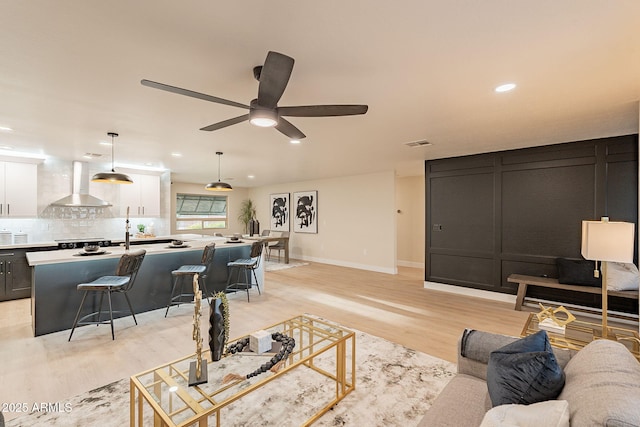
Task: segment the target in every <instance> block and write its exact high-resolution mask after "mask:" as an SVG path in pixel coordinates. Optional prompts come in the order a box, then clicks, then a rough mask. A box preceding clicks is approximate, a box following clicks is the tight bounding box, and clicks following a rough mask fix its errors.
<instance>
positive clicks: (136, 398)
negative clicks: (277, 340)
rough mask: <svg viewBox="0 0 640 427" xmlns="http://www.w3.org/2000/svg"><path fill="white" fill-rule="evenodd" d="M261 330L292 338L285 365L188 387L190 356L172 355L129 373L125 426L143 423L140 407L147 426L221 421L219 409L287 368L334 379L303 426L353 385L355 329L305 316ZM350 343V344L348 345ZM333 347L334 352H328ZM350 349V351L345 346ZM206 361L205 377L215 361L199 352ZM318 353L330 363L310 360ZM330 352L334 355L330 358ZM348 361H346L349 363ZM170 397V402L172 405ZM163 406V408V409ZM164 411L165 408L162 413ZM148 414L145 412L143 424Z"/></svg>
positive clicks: (202, 425) (201, 424)
mask: <svg viewBox="0 0 640 427" xmlns="http://www.w3.org/2000/svg"><path fill="white" fill-rule="evenodd" d="M265 330H268V331H270V332H275V331H279V332H281V333H283V334H285V335H288V336H291V337H293V338H295V340H296V346H295V348H294V350H293V352H291V354H290V355H289V357H288V358H287V359H286V363H285V366H284V367H283V368H281V369H280V370H279V371H278V372H276V373H272V372H266V373H263V374H261V375H258V376H257V377H255V382H254V383H252V384H251V385H249V386H248V387H244V388H243V387H239V386H238V385H239V384H241V383H244V382H245V381H249V380H246V379H242V380H233V381H231V382H229V383H227V384H222V385H221V386H219V387H217V388H214V389H211V387H207V384H206V383H205V384H202V385H198V386H193V387H188V386H186V382H187V381H188V377H189V362H190V361H192V360H195V357H196V355H195V354H191V355H189V356H187V357H183V358H180V359H177V360H175V361H173V362H170V363H167V364H164V365H161V366H158V367H156V368H153V369H150V370H147V371H144V372H141V373H139V374H136V375H133V376H132V377H131V379H130V393H131V394H130V425H131V426H132V427H133V426H143V425H145V424H144V421H145V408H147V407H150V408H151V410H152V411H153V425H154V426H155V427H165V426H176V427H186V426H198V427H205V426H209V421H210V417H211V418H215V424H212V425H215V426H217V427H219V426H221V416H220V411H221V409H223V408H225V407H227V406H229V405H231V404H232V403H234V402H236V401H238V400H239V399H241V398H242V397H244V396H246V395H247V394H249V393H253V392H255V391H257V390H259V389H260V388H261V387H263V386H264V385H266V384H268V383H270V382H271V381H274V380H276V379H278V378H280V377H282V376H284V375H286V374H287V373H289V372H291V371H293V370H295V369H300V368H301V367H306V368H309V369H312V370H313V371H315V372H318V373H320V374H322V375H323V376H324V377H327V378H329V379H330V380H333V381H335V393H333V392H332V396H333V398H332V399H331V400H330V401H329V402H328V403H327V404H325V405H324V406H323V407H322V408H321V409H320V410H318V411H317V412H316V413H315V414H313V416H312V417H311V418H309V419H308V420H307V421H306V422H304V423H303V424H302V425H305V426H308V425H311V424H312V423H314V422H315V421H317V420H318V419H319V418H320V417H321V416H322V415H323V414H324V413H326V412H327V411H329V410H330V409H331V408H332V407H333V406H334V405H335V404H337V403H338V402H339V401H341V400H342V399H343V398H344V397H345V396H346V395H347V394H349V393H351V392H352V391H353V390H354V389H355V386H356V362H355V356H356V340H355V333H354V332H352V331H350V330H347V329H344V328H341V327H339V326H337V325H335V324H333V323H330V322H327V321H325V320H322V319H318V318H314V317H309V316H304V315H300V316H296V317H293V318H291V319H288V320H285V321H282V322H279V323H276V324H274V325H271V326H269V327H267V328H265ZM236 341H237V339H236V340H230V341H229V343H233V342H236ZM349 346H350V349H349ZM331 350H334V351H335V355H333V356H332V355H331V353H330V351H331ZM349 350H350V351H349ZM205 354H206V357H207V363H208V364H209V367H208V371H209V382H212V379H213V377H214V375H215V372H216V363H221V362H223V361H224V360H225V358H226V357H230V358H233V357H234V356H235V355H229V356H225V358H223V359H222V360H221V361H220V362H211V361H210V354H209V351H206V352H205ZM321 355H322V356H324V359H323V360H322V362H323V364H325V365H326V364H329V365H333V366H332V369H330V370H327V369H326V367H325V368H322V367H320V366H318V365H317V364H315V363H314V359H316V358H318V357H319V356H321ZM253 357H255V358H256V359H255V360H256V366H254V367H259V366H260V363H262V362H261V359H260V356H253ZM334 357H335V360H334V359H333V358H334ZM349 364H350V365H349ZM168 401H169V402H168ZM174 402H176V403H175V404H174ZM167 407H168V408H169V409H168V410H167ZM168 412H169V413H168ZM148 418H149V416H147V423H148V422H149V420H148Z"/></svg>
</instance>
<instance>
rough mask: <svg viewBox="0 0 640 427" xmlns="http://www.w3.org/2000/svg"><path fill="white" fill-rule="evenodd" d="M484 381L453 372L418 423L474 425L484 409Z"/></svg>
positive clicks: (446, 426) (437, 426)
mask: <svg viewBox="0 0 640 427" xmlns="http://www.w3.org/2000/svg"><path fill="white" fill-rule="evenodd" d="M486 400H487V383H486V382H484V381H483V380H481V379H478V378H476V377H473V376H470V375H464V374H458V375H456V376H455V377H454V378H453V379H452V380H451V381H450V382H449V383H448V384H447V386H446V387H445V388H444V390H442V392H441V393H440V394H439V395H438V397H437V398H436V400H435V401H434V402H433V404H432V405H431V408H429V411H428V412H427V414H426V415H425V416H424V418H422V420H421V421H420V424H418V427H427V426H433V427H460V426H477V425H480V423H481V422H482V417H484V414H485V412H486V408H485V401H486Z"/></svg>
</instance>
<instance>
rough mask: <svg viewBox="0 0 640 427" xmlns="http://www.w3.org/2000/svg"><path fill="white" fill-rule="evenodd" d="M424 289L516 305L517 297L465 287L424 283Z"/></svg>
mask: <svg viewBox="0 0 640 427" xmlns="http://www.w3.org/2000/svg"><path fill="white" fill-rule="evenodd" d="M424 288H425V289H431V290H434V291H443V292H449V293H452V294H459V295H466V296H470V297H476V298H484V299H490V300H493V301H500V302H508V303H510V304H514V306H515V303H516V296H515V295H510V294H503V293H500V292H491V291H483V290H481V289H473V288H467V287H464V286H455V285H446V284H444V283H437V282H427V281H425V282H424Z"/></svg>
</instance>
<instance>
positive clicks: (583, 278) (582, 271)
mask: <svg viewBox="0 0 640 427" xmlns="http://www.w3.org/2000/svg"><path fill="white" fill-rule="evenodd" d="M595 265H596V264H595V262H594V261H587V260H576V259H567V258H557V259H556V266H557V267H558V282H560V283H564V284H565V285H584V286H598V287H599V286H602V280H601V279H600V278H595V277H593V270H594V268H595Z"/></svg>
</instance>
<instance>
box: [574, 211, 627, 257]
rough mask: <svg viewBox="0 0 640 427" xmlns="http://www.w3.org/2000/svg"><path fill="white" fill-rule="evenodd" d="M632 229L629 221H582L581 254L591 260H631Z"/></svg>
mask: <svg viewBox="0 0 640 427" xmlns="http://www.w3.org/2000/svg"><path fill="white" fill-rule="evenodd" d="M634 229H635V225H634V224H633V223H631V222H609V221H582V256H583V257H584V258H585V259H588V260H593V261H611V262H624V263H631V262H633V239H634Z"/></svg>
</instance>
